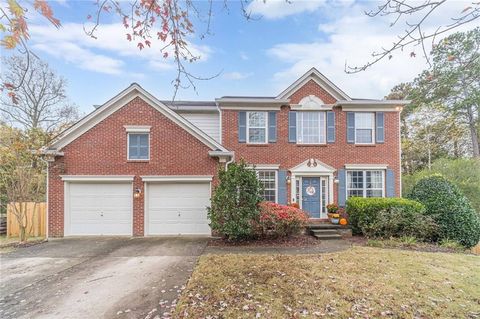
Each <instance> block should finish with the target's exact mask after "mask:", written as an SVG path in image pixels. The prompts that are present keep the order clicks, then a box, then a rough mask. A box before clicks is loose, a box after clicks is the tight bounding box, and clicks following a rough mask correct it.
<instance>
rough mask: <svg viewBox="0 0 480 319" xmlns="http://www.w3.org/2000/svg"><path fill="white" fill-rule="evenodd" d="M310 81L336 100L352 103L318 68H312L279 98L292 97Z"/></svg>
mask: <svg viewBox="0 0 480 319" xmlns="http://www.w3.org/2000/svg"><path fill="white" fill-rule="evenodd" d="M317 78H318V79H317ZM310 80H314V81H315V82H316V83H317V84H318V85H320V87H322V88H323V89H324V90H325V91H327V92H328V93H329V94H330V95H332V96H333V97H334V98H336V99H345V100H347V101H350V100H351V98H350V97H349V96H348V95H347V94H346V93H345V92H343V91H342V90H341V89H340V88H339V87H338V86H336V85H335V84H334V83H333V82H331V81H330V80H329V79H328V78H327V77H326V76H324V75H323V74H322V73H320V72H319V71H318V70H317V69H316V68H311V69H310V70H309V71H307V72H306V73H305V74H304V75H302V76H301V77H300V78H299V79H298V80H296V81H295V82H293V84H292V85H290V86H289V87H288V88H286V89H285V90H284V91H283V92H282V93H280V94H279V95H278V96H277V98H278V99H280V98H286V97H289V96H290V95H292V94H293V93H294V92H295V91H297V90H298V89H299V88H300V87H302V86H303V85H304V84H305V83H307V82H308V81H310Z"/></svg>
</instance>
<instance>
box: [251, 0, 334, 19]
mask: <svg viewBox="0 0 480 319" xmlns="http://www.w3.org/2000/svg"><path fill="white" fill-rule="evenodd" d="M325 2H326V0H309V1H308V0H307V1H305V0H292V1H285V0H269V1H264V0H254V1H252V2H250V4H249V5H248V7H247V9H246V10H247V12H251V13H252V14H254V15H261V16H263V17H265V18H267V19H280V18H284V17H287V16H290V15H294V14H298V13H302V12H305V11H307V12H312V11H315V10H317V9H318V8H319V7H321V6H322V5H323V4H324V3H325Z"/></svg>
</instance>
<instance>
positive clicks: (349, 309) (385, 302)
mask: <svg viewBox="0 0 480 319" xmlns="http://www.w3.org/2000/svg"><path fill="white" fill-rule="evenodd" d="M213 265H214V266H213ZM479 269H480V257H477V256H472V255H463V254H445V253H425V252H412V251H402V250H390V249H379V248H367V247H358V246H354V247H352V248H350V249H348V250H345V251H342V252H336V253H327V254H320V255H318V254H317V255H296V256H288V255H272V254H265V255H251V254H240V255H204V256H202V257H201V258H200V261H199V264H198V266H197V267H196V269H195V271H194V273H193V275H192V278H191V279H190V281H189V283H188V286H187V289H186V290H185V291H184V292H183V293H182V297H181V298H180V302H179V304H178V306H177V314H178V316H179V317H180V318H205V317H207V316H211V318H302V317H306V318H323V317H325V318H381V317H390V318H478V317H479V316H480V293H479V292H480V273H479V272H478V270H479Z"/></svg>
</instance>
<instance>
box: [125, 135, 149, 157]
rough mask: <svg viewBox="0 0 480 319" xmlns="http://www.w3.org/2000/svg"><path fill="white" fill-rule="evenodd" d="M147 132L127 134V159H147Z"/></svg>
mask: <svg viewBox="0 0 480 319" xmlns="http://www.w3.org/2000/svg"><path fill="white" fill-rule="evenodd" d="M149 140H150V139H149V134H148V133H129V134H128V159H129V160H148V159H149V158H150V145H149V144H150V141H149Z"/></svg>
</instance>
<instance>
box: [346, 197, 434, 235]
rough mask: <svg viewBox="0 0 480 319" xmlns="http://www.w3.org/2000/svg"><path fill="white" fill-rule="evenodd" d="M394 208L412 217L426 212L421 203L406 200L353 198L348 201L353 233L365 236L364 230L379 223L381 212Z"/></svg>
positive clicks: (347, 205) (347, 206)
mask: <svg viewBox="0 0 480 319" xmlns="http://www.w3.org/2000/svg"><path fill="white" fill-rule="evenodd" d="M393 208H399V209H401V210H402V211H404V212H409V213H410V214H411V215H412V216H417V215H420V214H423V213H424V211H425V207H424V206H423V205H422V204H421V203H419V202H417V201H414V200H409V199H405V198H393V197H392V198H363V197H351V198H349V199H348V200H347V203H346V209H347V213H348V215H349V218H348V219H349V222H350V225H351V227H352V232H353V233H354V234H363V231H362V228H363V229H365V228H368V227H369V226H370V225H373V224H374V223H377V220H378V219H379V214H380V212H382V211H387V210H388V211H391V210H392V209H393ZM383 215H385V214H383ZM364 235H367V234H364Z"/></svg>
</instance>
